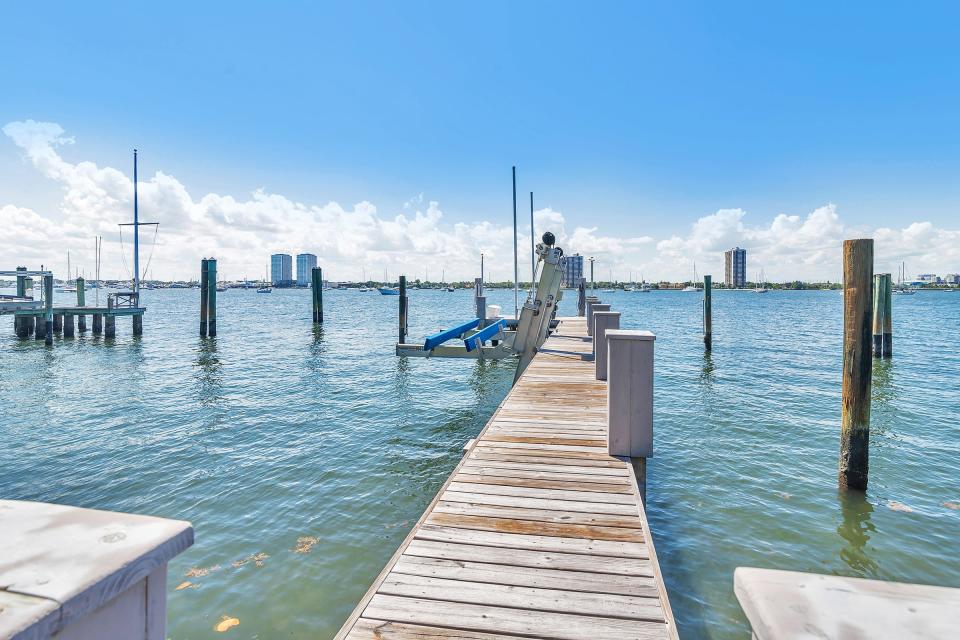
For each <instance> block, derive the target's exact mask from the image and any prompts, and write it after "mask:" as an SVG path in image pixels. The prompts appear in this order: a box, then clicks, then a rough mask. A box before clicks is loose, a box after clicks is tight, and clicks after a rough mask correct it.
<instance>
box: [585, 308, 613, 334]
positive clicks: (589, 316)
mask: <svg viewBox="0 0 960 640" xmlns="http://www.w3.org/2000/svg"><path fill="white" fill-rule="evenodd" d="M597 311H610V305H608V304H603V303H602V302H594V303H593V304H592V305H590V313H589V314H587V335H588V336H592V335H593V318H594V316H595V315H596V314H597Z"/></svg>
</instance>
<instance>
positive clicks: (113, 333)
mask: <svg viewBox="0 0 960 640" xmlns="http://www.w3.org/2000/svg"><path fill="white" fill-rule="evenodd" d="M103 337H104V338H115V337H117V316H115V315H113V314H108V315H106V316H104V323H103Z"/></svg>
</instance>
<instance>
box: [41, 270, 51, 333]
mask: <svg viewBox="0 0 960 640" xmlns="http://www.w3.org/2000/svg"><path fill="white" fill-rule="evenodd" d="M43 303H44V306H45V307H46V308H45V310H44V321H43V328H44V332H43V342H44V344H46V345H52V344H53V275H52V274H51V275H49V276H43Z"/></svg>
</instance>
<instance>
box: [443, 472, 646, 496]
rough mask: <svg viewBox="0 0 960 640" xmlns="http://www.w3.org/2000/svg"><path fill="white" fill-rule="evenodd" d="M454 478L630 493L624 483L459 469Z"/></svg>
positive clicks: (514, 485)
mask: <svg viewBox="0 0 960 640" xmlns="http://www.w3.org/2000/svg"><path fill="white" fill-rule="evenodd" d="M454 480H455V481H456V482H471V483H480V484H496V485H500V486H504V487H532V488H536V489H563V490H568V491H598V492H601V493H632V491H631V489H630V487H629V486H627V485H626V483H613V482H586V481H582V482H577V481H576V480H573V481H571V480H565V479H563V478H561V479H558V480H542V479H537V478H511V477H505V476H498V475H489V474H475V473H467V472H465V471H461V472H460V473H458V474H457V475H456V476H455V477H454Z"/></svg>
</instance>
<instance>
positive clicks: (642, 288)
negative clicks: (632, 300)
mask: <svg viewBox="0 0 960 640" xmlns="http://www.w3.org/2000/svg"><path fill="white" fill-rule="evenodd" d="M640 293H650V285H648V284H647V283H646V282H643V283H641V284H640Z"/></svg>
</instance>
